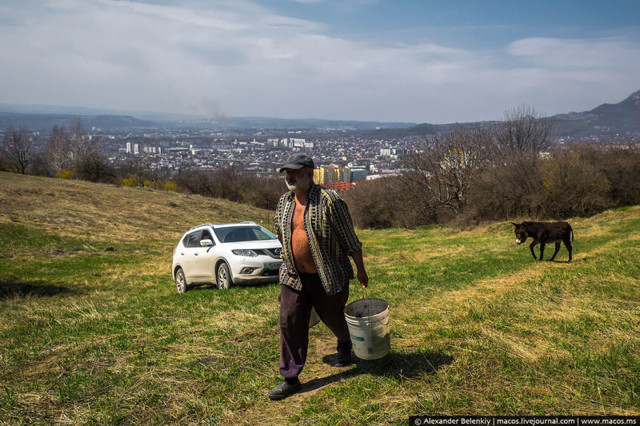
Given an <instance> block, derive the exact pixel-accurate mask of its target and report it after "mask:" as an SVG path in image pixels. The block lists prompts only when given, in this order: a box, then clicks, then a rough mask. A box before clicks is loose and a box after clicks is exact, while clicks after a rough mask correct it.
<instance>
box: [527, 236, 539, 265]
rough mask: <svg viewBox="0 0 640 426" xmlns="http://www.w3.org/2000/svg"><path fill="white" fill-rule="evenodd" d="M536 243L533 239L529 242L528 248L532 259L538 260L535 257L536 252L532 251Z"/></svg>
mask: <svg viewBox="0 0 640 426" xmlns="http://www.w3.org/2000/svg"><path fill="white" fill-rule="evenodd" d="M536 244H538V242H537V241H535V240H534V241H533V242H532V243H531V244H529V248H530V249H531V254H532V255H533V260H538V258H537V257H536V254H535V253H534V252H533V248H534V247H535V246H536Z"/></svg>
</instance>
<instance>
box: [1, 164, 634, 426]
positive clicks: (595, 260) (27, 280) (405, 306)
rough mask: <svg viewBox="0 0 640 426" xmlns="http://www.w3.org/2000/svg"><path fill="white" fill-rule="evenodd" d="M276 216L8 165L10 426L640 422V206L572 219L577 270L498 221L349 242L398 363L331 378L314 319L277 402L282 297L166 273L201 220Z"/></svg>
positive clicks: (4, 204) (4, 369)
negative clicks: (177, 282) (536, 250)
mask: <svg viewBox="0 0 640 426" xmlns="http://www.w3.org/2000/svg"><path fill="white" fill-rule="evenodd" d="M270 215H271V213H270V212H266V211H263V210H259V209H254V208H250V207H247V206H241V205H237V204H233V203H229V202H226V201H222V200H211V199H206V198H201V197H195V196H186V195H183V194H175V193H166V192H153V191H148V190H141V189H131V188H116V187H113V186H105V185H95V184H89V183H86V182H75V181H62V180H52V179H43V178H35V177H24V176H18V175H12V174H6V173H0V235H1V237H0V342H1V343H0V423H7V424H15V423H18V424H19V423H56V422H64V423H91V424H93V423H100V424H102V423H109V424H111V423H145V424H146V423H198V424H235V423H241V424H242V423H247V424H248V423H251V424H255V423H264V424H287V423H292V424H293V423H295V424H327V425H329V424H331V425H334V424H349V425H351V424H363V425H364V424H388V423H392V424H403V423H406V421H407V419H408V417H409V415H417V414H449V415H456V414H477V415H491V414H503V415H516V414H518V415H521V414H532V415H535V414H546V415H581V414H595V415H603V414H610V415H614V414H621V415H638V414H639V413H640V411H639V410H638V407H640V326H639V324H640V286H639V284H638V279H637V277H638V276H640V234H639V233H638V232H637V230H638V229H640V208H638V207H633V208H625V209H619V210H615V211H608V212H605V213H603V214H601V215H598V216H595V217H592V218H586V219H585V218H575V219H573V220H571V223H572V226H573V228H574V231H575V241H574V261H573V262H572V263H570V264H569V263H564V262H563V261H566V259H567V252H566V250H565V249H564V247H563V248H562V249H561V250H560V253H559V254H558V258H557V259H558V260H560V261H561V262H534V261H533V258H532V257H531V254H530V252H529V249H528V247H527V246H525V247H522V246H516V245H515V244H514V235H513V231H512V227H511V225H510V224H509V223H506V222H505V223H498V224H492V225H489V226H485V227H479V228H476V229H473V230H469V231H464V232H458V231H455V230H452V229H449V228H446V227H426V228H422V229H418V230H402V229H390V230H382V231H370V230H360V231H358V234H359V235H360V237H361V240H362V241H363V243H364V251H365V262H366V264H367V267H368V272H369V276H370V280H371V283H370V287H369V289H368V290H367V296H368V297H380V298H383V299H385V300H387V301H388V302H389V305H390V311H391V316H390V325H391V354H390V355H389V356H387V357H386V358H384V359H382V360H378V361H369V362H359V363H357V364H355V365H353V366H350V367H345V368H333V367H329V366H327V365H326V364H324V363H323V362H322V358H323V357H324V356H326V355H328V354H330V353H333V352H334V350H335V341H334V338H333V337H332V335H331V333H330V332H329V331H328V330H327V329H326V327H324V326H322V325H319V326H316V327H314V328H313V329H312V330H311V345H310V348H309V360H308V363H307V366H306V367H305V370H304V372H303V374H302V376H301V380H302V381H303V383H304V384H305V391H304V392H303V393H301V394H298V395H295V396H293V397H291V398H289V399H287V400H285V401H283V402H272V401H270V400H269V399H268V398H267V396H266V394H267V392H268V390H269V389H270V388H271V387H273V386H274V385H275V384H277V383H278V381H279V380H280V378H279V375H278V364H279V349H278V342H279V331H278V321H277V315H278V303H277V296H278V293H279V288H278V286H277V285H266V286H255V287H234V288H232V289H230V290H228V291H219V290H215V289H213V288H211V287H200V288H196V289H193V290H190V291H189V292H187V293H185V294H182V295H180V294H177V293H175V290H174V287H173V283H172V281H171V277H170V265H171V255H172V250H173V247H174V245H175V243H176V242H177V240H178V238H179V237H180V236H181V235H182V233H183V232H184V231H185V230H187V229H188V228H189V227H190V226H193V225H195V224H198V223H204V222H209V221H212V222H220V221H231V220H251V219H253V220H257V221H260V222H261V223H264V224H267V221H268V220H269V217H270ZM551 254H552V252H551V250H550V249H549V248H547V254H546V257H547V258H548V257H549V256H550V255H551ZM351 292H352V293H351V297H350V299H351V300H355V299H357V298H360V297H362V294H363V293H362V291H361V290H360V289H359V286H357V285H356V284H355V283H352V286H351Z"/></svg>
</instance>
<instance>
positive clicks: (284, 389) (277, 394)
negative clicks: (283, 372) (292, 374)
mask: <svg viewBox="0 0 640 426" xmlns="http://www.w3.org/2000/svg"><path fill="white" fill-rule="evenodd" d="M301 388H302V384H301V383H300V380H298V379H297V378H296V380H295V382H293V383H289V382H288V381H286V380H283V381H281V382H280V384H279V385H278V386H276V387H275V388H273V389H271V390H270V391H269V398H271V399H273V400H274V401H280V400H281V399H285V398H286V397H288V396H291V395H293V394H294V393H296V392H298V391H299V390H300V389H301Z"/></svg>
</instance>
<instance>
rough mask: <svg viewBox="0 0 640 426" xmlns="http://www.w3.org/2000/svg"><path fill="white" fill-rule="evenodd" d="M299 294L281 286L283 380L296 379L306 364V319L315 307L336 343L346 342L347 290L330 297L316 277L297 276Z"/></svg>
mask: <svg viewBox="0 0 640 426" xmlns="http://www.w3.org/2000/svg"><path fill="white" fill-rule="evenodd" d="M300 280H301V281H302V290H300V291H298V290H294V289H292V288H291V287H288V286H285V285H281V286H280V297H278V299H279V300H280V350H281V352H280V353H281V355H280V374H281V375H282V377H284V378H285V379H294V378H296V377H298V375H299V374H300V372H301V371H302V368H303V367H304V363H305V361H306V360H307V349H308V347H309V316H310V315H311V308H312V307H314V308H315V309H316V312H317V313H318V316H319V317H320V319H321V320H322V322H323V323H325V324H326V325H327V327H329V329H330V330H331V331H332V332H333V334H335V335H336V337H337V338H338V341H339V342H349V341H350V337H349V328H348V327H347V322H346V321H345V319H344V307H345V304H346V303H347V300H348V299H349V286H348V285H346V286H345V288H344V289H343V290H342V291H341V292H339V293H337V294H334V295H332V296H328V295H327V293H326V292H325V290H324V287H322V282H321V281H320V276H319V275H318V274H300Z"/></svg>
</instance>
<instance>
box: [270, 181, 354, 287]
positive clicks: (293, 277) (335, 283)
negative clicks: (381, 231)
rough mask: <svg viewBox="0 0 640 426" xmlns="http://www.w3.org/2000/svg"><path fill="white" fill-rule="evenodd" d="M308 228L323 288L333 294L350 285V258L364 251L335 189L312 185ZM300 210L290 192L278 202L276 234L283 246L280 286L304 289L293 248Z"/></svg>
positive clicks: (305, 217) (306, 213)
mask: <svg viewBox="0 0 640 426" xmlns="http://www.w3.org/2000/svg"><path fill="white" fill-rule="evenodd" d="M307 200H308V203H307V207H306V209H305V212H304V227H305V229H306V231H307V237H308V239H309V246H310V248H311V256H312V257H313V260H314V262H315V265H316V269H317V270H318V274H319V275H320V280H321V281H322V286H323V287H324V289H325V291H326V292H327V294H328V295H333V294H336V293H338V292H339V291H341V290H342V289H343V288H344V287H345V286H348V285H349V280H350V279H352V278H353V267H352V266H351V261H350V260H349V255H351V254H352V253H353V252H355V251H358V250H360V248H362V243H361V242H360V240H358V237H357V236H356V233H355V230H354V229H353V223H352V222H351V215H350V214H349V208H348V207H347V204H346V203H345V202H344V201H343V200H342V199H341V198H340V197H339V196H338V194H337V193H336V192H335V191H333V190H331V189H326V188H323V187H321V186H319V185H316V184H312V185H311V188H310V189H309V193H308V194H307ZM295 208H296V201H295V195H294V194H293V192H291V191H289V192H287V193H286V194H284V195H283V196H282V197H281V198H280V201H279V202H278V207H277V208H276V216H275V226H276V232H277V234H278V239H279V240H280V242H281V243H282V259H283V260H284V262H282V266H281V267H280V284H283V285H287V286H289V287H291V288H293V289H296V290H301V289H302V283H301V282H300V278H299V276H298V272H297V271H296V267H295V262H294V259H293V251H292V249H291V234H292V229H291V223H292V220H293V213H294V211H295Z"/></svg>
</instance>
